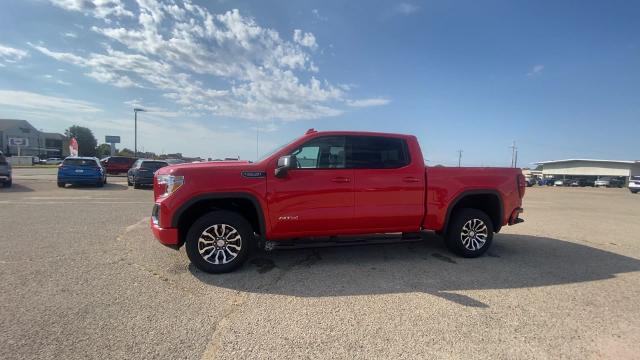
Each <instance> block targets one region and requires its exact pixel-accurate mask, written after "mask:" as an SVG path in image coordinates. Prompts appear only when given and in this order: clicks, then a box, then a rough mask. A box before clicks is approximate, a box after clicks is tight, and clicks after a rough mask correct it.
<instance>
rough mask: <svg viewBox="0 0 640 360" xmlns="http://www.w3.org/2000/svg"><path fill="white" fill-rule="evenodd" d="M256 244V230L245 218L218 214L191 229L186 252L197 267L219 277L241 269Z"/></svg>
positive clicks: (200, 221) (212, 214)
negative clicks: (251, 247)
mask: <svg viewBox="0 0 640 360" xmlns="http://www.w3.org/2000/svg"><path fill="white" fill-rule="evenodd" d="M253 242H254V236H253V230H252V228H251V225H250V224H249V222H247V220H246V219H245V218H244V217H242V216H241V215H239V214H237V213H235V212H231V211H214V212H211V213H208V214H206V215H204V216H202V217H201V218H199V219H198V220H196V222H195V223H194V224H193V225H191V228H190V229H189V232H188V233H187V241H186V245H185V248H186V251H187V255H188V256H189V260H191V262H192V263H193V265H195V267H197V268H198V269H200V270H202V271H204V272H207V273H214V274H215V273H225V272H229V271H232V270H234V269H236V268H237V267H239V266H241V265H242V264H243V263H244V262H245V261H246V259H247V256H248V254H249V248H250V246H252V244H253Z"/></svg>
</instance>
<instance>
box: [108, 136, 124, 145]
mask: <svg viewBox="0 0 640 360" xmlns="http://www.w3.org/2000/svg"><path fill="white" fill-rule="evenodd" d="M104 142H106V143H107V144H120V136H113V135H107V136H105V137H104Z"/></svg>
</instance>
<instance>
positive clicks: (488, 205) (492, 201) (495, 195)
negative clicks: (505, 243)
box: [442, 189, 504, 233]
mask: <svg viewBox="0 0 640 360" xmlns="http://www.w3.org/2000/svg"><path fill="white" fill-rule="evenodd" d="M461 208H472V209H478V210H481V211H484V212H485V213H486V214H487V215H488V216H489V218H490V219H491V222H492V223H493V229H494V232H496V233H497V232H499V231H500V228H502V219H503V218H504V204H503V202H502V196H501V195H500V193H499V192H498V191H496V190H493V189H480V190H468V191H463V192H462V193H460V194H458V195H457V196H456V197H455V198H454V199H453V201H451V203H450V204H449V207H448V208H447V213H446V216H445V221H444V226H443V227H442V231H443V232H445V233H446V232H447V230H448V228H449V224H450V223H451V215H452V214H453V213H454V212H455V211H456V210H457V209H461Z"/></svg>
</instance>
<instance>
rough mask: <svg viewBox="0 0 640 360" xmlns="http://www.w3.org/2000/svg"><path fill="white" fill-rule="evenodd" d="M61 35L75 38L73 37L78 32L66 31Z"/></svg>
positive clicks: (76, 35)
mask: <svg viewBox="0 0 640 360" xmlns="http://www.w3.org/2000/svg"><path fill="white" fill-rule="evenodd" d="M62 36H64V37H68V38H72V39H75V38H77V37H78V34H76V33H74V32H71V31H69V32H66V33H64V34H62Z"/></svg>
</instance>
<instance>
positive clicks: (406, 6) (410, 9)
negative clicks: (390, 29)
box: [394, 3, 420, 15]
mask: <svg viewBox="0 0 640 360" xmlns="http://www.w3.org/2000/svg"><path fill="white" fill-rule="evenodd" d="M394 10H395V11H396V12H397V13H400V14H403V15H411V14H414V13H416V12H418V11H419V10H420V7H419V6H418V5H414V4H410V3H400V4H398V5H396V7H395V9H394Z"/></svg>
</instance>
